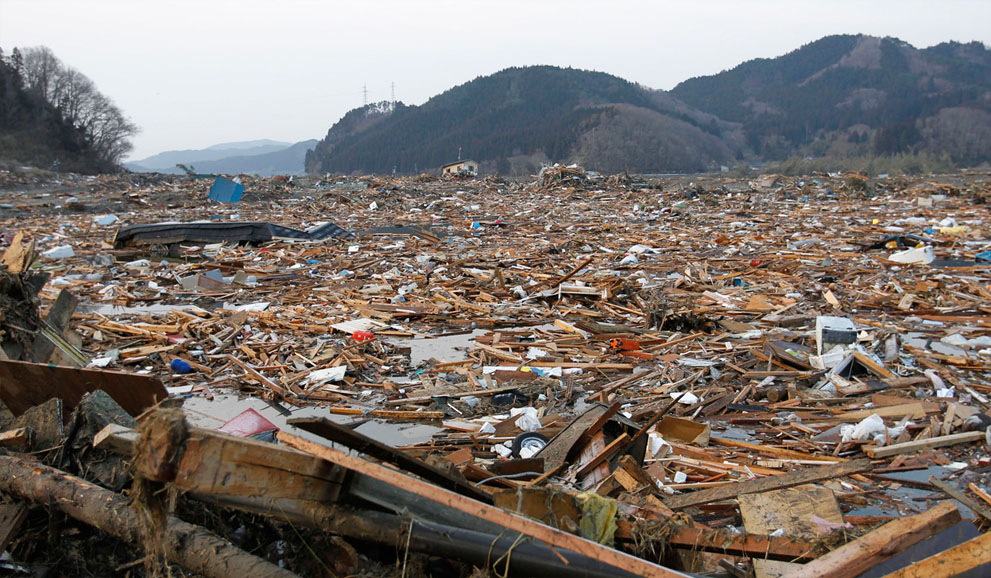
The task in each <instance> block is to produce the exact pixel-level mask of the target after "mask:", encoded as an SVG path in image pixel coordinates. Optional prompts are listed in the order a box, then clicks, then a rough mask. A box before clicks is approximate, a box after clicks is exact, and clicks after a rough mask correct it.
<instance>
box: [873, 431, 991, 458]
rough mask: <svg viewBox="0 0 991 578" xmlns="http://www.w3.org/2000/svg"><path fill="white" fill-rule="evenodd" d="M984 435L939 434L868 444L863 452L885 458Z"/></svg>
mask: <svg viewBox="0 0 991 578" xmlns="http://www.w3.org/2000/svg"><path fill="white" fill-rule="evenodd" d="M986 435H987V434H986V433H985V432H982V431H969V432H964V433H958V434H951V435H948V436H939V437H934V438H929V439H924V440H915V441H910V442H905V443H901V444H892V445H890V446H884V447H881V448H874V447H870V446H868V447H864V448H863V449H864V453H865V454H867V455H868V456H870V457H872V458H886V457H889V456H894V455H898V454H907V453H909V452H914V451H917V450H925V449H931V448H942V447H946V446H952V445H956V444H964V443H970V442H976V441H981V440H983V439H985V437H986Z"/></svg>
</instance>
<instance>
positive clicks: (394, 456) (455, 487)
mask: <svg viewBox="0 0 991 578" xmlns="http://www.w3.org/2000/svg"><path fill="white" fill-rule="evenodd" d="M287 423H288V424H289V425H292V426H295V427H298V428H300V429H302V430H304V431H308V432H310V433H312V434H316V435H318V436H320V437H322V438H324V439H327V440H330V441H332V442H334V443H338V444H340V445H342V446H344V447H346V448H349V449H352V450H355V451H358V452H361V453H363V454H367V455H369V456H372V457H373V458H377V459H380V460H382V461H385V462H388V463H390V464H393V465H395V466H397V467H400V468H402V469H404V470H406V471H407V472H410V473H411V474H416V475H418V476H420V477H421V478H423V479H425V480H427V481H430V482H433V483H435V484H437V485H439V486H441V487H444V488H447V489H448V490H451V491H453V492H457V493H459V494H461V495H463V496H470V497H472V498H474V499H476V500H479V501H481V502H485V503H486V504H491V503H492V498H491V497H490V496H489V495H488V494H487V493H485V492H483V491H482V490H479V489H477V488H475V487H474V486H472V485H470V484H468V483H467V482H465V481H464V480H459V479H458V478H456V477H454V476H452V475H450V474H447V473H445V472H442V471H440V470H439V469H437V468H435V467H433V466H431V465H429V464H427V463H425V462H423V461H420V460H418V459H416V458H414V457H411V456H409V455H407V454H405V453H403V452H401V451H399V450H397V449H395V448H393V447H389V446H387V445H385V444H384V443H382V442H380V441H378V440H374V439H372V438H370V437H368V436H366V435H364V434H361V433H358V432H356V431H354V430H353V429H351V428H347V427H344V426H342V425H339V424H336V423H334V422H332V421H330V420H328V419H324V418H309V417H301V418H296V419H291V420H289V421H288V422H287Z"/></svg>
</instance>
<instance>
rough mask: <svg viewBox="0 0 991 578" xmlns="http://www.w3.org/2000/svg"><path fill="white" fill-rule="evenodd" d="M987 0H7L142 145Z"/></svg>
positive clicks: (972, 23)
mask: <svg viewBox="0 0 991 578" xmlns="http://www.w3.org/2000/svg"><path fill="white" fill-rule="evenodd" d="M989 23H991V2H987V1H986V0H942V1H940V2H933V1H932V0H921V1H916V0H892V1H887V0H884V1H881V0H876V1H864V0H837V1H832V2H813V1H803V0H754V1H743V0H739V1H731V0H695V1H668V2H664V1H653V2H649V1H643V2H640V1H619V0H614V1H611V2H606V1H592V0H571V1H568V2H566V1H558V0H529V1H524V0H498V1H495V0H491V1H465V0H462V1H460V2H458V1H453V0H450V1H448V0H429V1H422V0H415V1H413V0H406V1H402V0H366V1H363V2H334V1H316V0H280V1H275V2H261V1H257V0H239V1H217V0H210V1H207V0H202V1H197V2H189V1H164V0H86V1H80V0H66V1H55V0H0V47H3V49H4V50H5V51H8V52H9V50H10V49H11V48H13V47H14V46H35V45H41V44H43V45H46V46H48V47H50V48H51V49H52V50H54V51H55V54H57V55H58V56H59V58H61V59H62V60H63V61H64V62H66V63H68V64H69V65H71V66H74V67H76V68H77V69H79V70H80V71H82V72H83V73H84V74H86V75H87V76H89V77H90V78H92V79H93V80H94V81H95V82H96V84H97V86H98V87H99V88H100V90H101V91H102V92H104V93H105V94H107V95H108V96H110V97H111V98H113V99H114V101H115V102H117V104H118V105H119V106H120V107H121V108H122V109H123V110H124V111H125V113H126V114H127V115H128V116H129V117H130V118H131V119H132V120H134V121H135V122H136V123H137V124H138V125H139V126H140V127H141V129H142V132H141V134H140V135H138V136H137V137H136V138H135V139H134V144H135V150H134V153H133V154H132V155H131V158H135V159H138V158H144V157H147V156H149V155H152V154H155V153H158V152H161V151H164V150H172V149H188V148H203V147H206V146H210V145H213V144H216V143H220V142H229V141H239V140H254V139H261V138H271V139H276V140H283V141H290V142H295V141H299V140H304V139H308V138H322V137H323V136H324V135H325V134H326V132H327V129H328V128H330V126H331V125H332V124H334V122H336V121H337V120H338V119H339V118H340V117H341V116H342V115H343V114H344V113H346V112H347V111H348V110H350V109H352V108H354V107H356V106H360V105H361V103H362V85H365V84H367V86H368V97H369V101H377V100H386V99H389V98H390V83H392V82H395V85H396V98H397V99H398V100H401V101H403V102H405V103H407V104H421V103H423V102H424V101H425V100H427V99H428V98H430V97H431V96H433V95H435V94H437V93H440V92H443V91H444V90H447V89H448V88H451V87H452V86H455V85H458V84H461V83H464V82H467V81H469V80H471V79H473V78H475V77H477V76H482V75H487V74H491V73H493V72H496V71H498V70H501V69H503V68H506V67H509V66H525V65H531V64H554V65H559V66H572V67H575V68H583V69H591V70H599V71H602V72H607V73H610V74H614V75H616V76H620V77H622V78H625V79H627V80H631V81H634V82H639V83H641V84H644V85H646V86H649V87H651V88H663V89H669V88H671V87H673V86H675V85H676V84H678V83H679V82H681V81H682V80H685V79H687V78H690V77H693V76H701V75H707V74H714V73H717V72H719V71H721V70H724V69H727V68H732V67H734V66H736V65H737V64H739V63H741V62H743V61H745V60H749V59H752V58H758V57H767V58H771V57H774V56H779V55H781V54H784V53H786V52H789V51H791V50H793V49H795V48H798V47H799V46H801V45H802V44H806V43H808V42H811V41H813V40H816V39H818V38H821V37H822V36H825V35H828V34H841V33H865V34H872V35H876V36H896V37H898V38H901V39H902V40H905V41H906V42H909V43H911V44H913V45H915V46H917V47H920V48H921V47H925V46H931V45H933V44H938V43H940V42H943V41H947V40H957V41H961V42H969V41H972V40H978V41H981V42H984V43H985V44H991V26H989V25H988V24H989Z"/></svg>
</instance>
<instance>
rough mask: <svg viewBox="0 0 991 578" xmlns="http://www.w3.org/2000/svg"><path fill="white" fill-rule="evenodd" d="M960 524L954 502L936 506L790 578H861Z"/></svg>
mask: <svg viewBox="0 0 991 578" xmlns="http://www.w3.org/2000/svg"><path fill="white" fill-rule="evenodd" d="M959 521H960V512H959V510H957V507H956V506H954V505H953V502H951V501H948V500H947V501H944V502H940V503H938V504H936V505H935V506H934V507H932V508H931V509H930V510H929V511H928V512H924V513H922V514H919V515H917V516H909V517H906V518H900V519H897V520H892V521H891V522H888V523H887V524H885V525H884V526H881V527H880V528H878V529H877V530H874V531H873V532H870V533H868V534H864V535H863V536H861V537H860V538H857V539H856V540H854V541H853V542H850V543H848V544H845V545H843V546H840V547H839V548H837V549H835V550H833V551H832V552H830V553H829V554H826V555H825V556H821V557H820V558H817V559H816V560H814V561H812V562H809V563H808V564H806V565H805V566H803V567H802V568H801V569H800V570H797V571H796V572H794V573H792V574H790V575H789V577H788V578H845V577H847V576H857V575H859V574H862V573H863V572H865V571H867V570H868V569H870V568H872V567H873V566H875V565H876V564H878V563H880V562H883V561H884V560H887V559H888V558H891V557H892V556H894V555H895V554H897V553H898V552H901V551H902V550H904V549H906V548H909V547H911V546H912V545H914V544H917V543H919V542H921V541H922V540H925V539H926V538H928V537H929V536H933V535H935V534H937V533H939V532H941V531H943V530H945V529H947V528H949V527H950V526H952V525H953V524H956V523H957V522H959Z"/></svg>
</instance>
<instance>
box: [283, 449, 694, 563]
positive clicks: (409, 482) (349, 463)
mask: <svg viewBox="0 0 991 578" xmlns="http://www.w3.org/2000/svg"><path fill="white" fill-rule="evenodd" d="M277 436H278V439H279V441H280V442H282V443H284V444H286V445H288V446H291V447H294V448H296V449H299V450H302V451H305V452H307V453H310V454H312V455H314V456H318V457H320V458H323V459H325V460H327V461H329V462H331V463H334V464H337V465H339V466H341V467H344V468H347V469H349V470H353V471H355V472H358V473H360V474H364V475H366V476H369V477H371V478H374V479H377V480H379V481H381V482H385V483H387V484H391V485H395V486H398V487H401V488H403V489H404V490H406V491H408V492H412V493H414V494H416V495H418V496H420V497H422V498H424V499H426V500H429V501H431V502H437V503H438V504H442V505H445V506H448V507H451V508H454V509H456V510H459V511H461V512H464V513H466V514H470V515H472V516H476V517H479V518H482V519H484V520H486V521H488V522H491V523H493V524H498V525H500V526H503V527H504V528H506V529H508V530H512V531H515V532H519V533H521V534H525V535H527V536H532V537H534V538H536V539H538V540H540V541H543V542H544V543H546V544H548V545H550V546H553V547H558V548H563V549H566V550H571V551H572V552H581V553H582V554H584V555H586V556H588V557H590V558H592V559H595V560H598V561H599V562H602V563H604V564H608V565H610V566H614V567H616V568H618V569H622V570H626V571H627V572H631V573H633V574H638V575H640V576H657V577H673V576H680V577H684V576H686V575H685V574H682V573H681V572H676V571H674V570H670V569H668V568H664V567H662V566H658V565H656V564H651V563H650V562H647V561H646V560H643V559H641V558H637V557H635V556H630V555H629V554H625V553H623V552H619V551H617V550H614V549H612V548H607V547H605V546H602V545H600V544H597V543H595V542H592V541H590V540H586V539H585V538H581V537H578V536H575V535H573V534H568V533H566V532H562V531H560V530H558V529H556V528H552V527H550V526H547V525H545V524H543V523H540V522H537V521H535V520H531V519H530V518H526V517H524V516H520V515H518V514H514V513H512V512H508V511H506V510H502V509H500V508H496V507H495V506H490V505H488V504H485V503H483V502H479V501H478V500H472V499H471V498H467V497H465V496H461V495H459V494H456V493H454V492H451V491H449V490H445V489H443V488H439V487H437V486H435V485H433V484H430V483H428V482H425V481H423V480H420V479H417V478H413V477H411V476H408V475H406V474H404V473H402V472H397V471H395V470H392V469H389V468H386V467H384V466H381V465H378V464H375V463H372V462H369V461H366V460H363V459H361V458H357V457H354V456H350V455H348V454H345V453H343V452H340V451H338V450H335V449H332V448H329V447H326V446H322V445H320V444H317V443H314V442H311V441H309V440H307V439H304V438H301V437H299V436H295V435H292V434H289V433H286V432H279V433H278V434H277Z"/></svg>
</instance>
